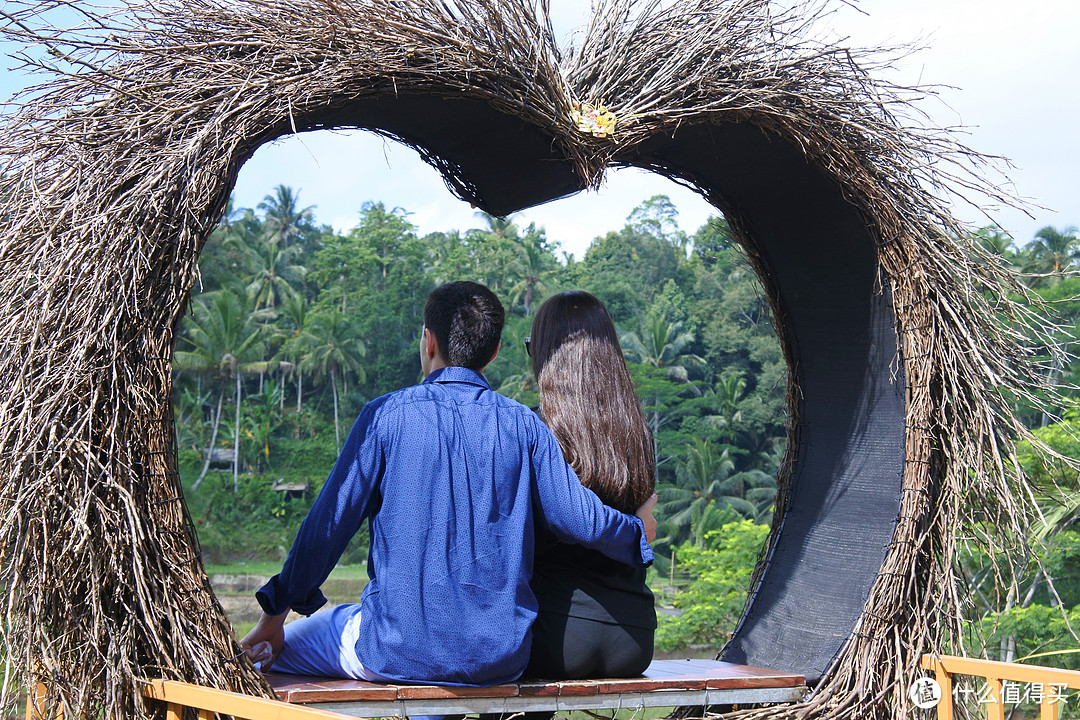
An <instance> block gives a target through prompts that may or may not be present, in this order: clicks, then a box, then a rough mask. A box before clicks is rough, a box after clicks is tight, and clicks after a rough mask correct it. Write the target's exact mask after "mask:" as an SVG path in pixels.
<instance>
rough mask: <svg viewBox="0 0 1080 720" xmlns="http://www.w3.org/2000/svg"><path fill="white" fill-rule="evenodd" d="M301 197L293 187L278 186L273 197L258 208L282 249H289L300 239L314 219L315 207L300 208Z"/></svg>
mask: <svg viewBox="0 0 1080 720" xmlns="http://www.w3.org/2000/svg"><path fill="white" fill-rule="evenodd" d="M299 200H300V195H299V193H297V192H295V191H294V190H293V189H292V188H291V187H287V186H285V185H278V186H277V187H276V188H274V194H273V195H267V196H266V197H264V198H263V201H262V202H261V203H259V205H258V208H259V210H262V211H263V213H264V214H265V218H266V220H265V222H266V228H267V232H269V233H270V235H271V237H273V238H275V239H276V240H277V242H278V244H279V245H281V247H282V248H287V247H289V246H291V245H293V244H294V243H295V241H296V240H297V239H298V238H300V236H301V235H302V234H303V232H304V230H306V229H308V228H307V226H309V225H310V224H311V220H312V218H313V217H314V211H315V206H314V205H309V206H307V207H306V208H302V209H301V208H298V207H297V206H298V205H299V204H300V203H299Z"/></svg>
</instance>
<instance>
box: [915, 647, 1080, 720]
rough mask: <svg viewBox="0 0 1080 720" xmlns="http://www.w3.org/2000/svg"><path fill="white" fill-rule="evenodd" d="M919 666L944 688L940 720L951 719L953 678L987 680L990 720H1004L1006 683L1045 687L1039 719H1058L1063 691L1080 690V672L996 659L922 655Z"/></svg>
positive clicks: (988, 715) (1062, 700) (987, 713)
mask: <svg viewBox="0 0 1080 720" xmlns="http://www.w3.org/2000/svg"><path fill="white" fill-rule="evenodd" d="M920 665H921V666H922V668H923V669H924V670H932V671H933V672H934V675H935V676H936V678H937V681H938V684H939V685H941V702H940V703H938V715H937V716H938V720H952V717H953V705H952V679H951V678H952V676H953V675H971V676H974V677H981V678H985V679H986V684H987V697H986V698H985V701H986V716H987V718H988V720H1004V717H1005V693H1004V684H1005V681H1011V682H1019V683H1028V684H1032V685H1038V686H1039V687H1041V688H1043V691H1042V696H1041V698H1040V699H1039V718H1040V720H1058V711H1059V705H1060V704H1061V703H1062V702H1064V697H1062V696H1061V695H1060V693H1061V691H1062V690H1063V689H1064V688H1072V689H1080V670H1061V669H1059V668H1051V667H1044V666H1041V665H1018V664H1016V663H1006V662H999V661H997V660H978V659H975V658H964V657H956V656H954V655H923V656H922V660H921V662H920Z"/></svg>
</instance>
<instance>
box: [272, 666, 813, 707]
mask: <svg viewBox="0 0 1080 720" xmlns="http://www.w3.org/2000/svg"><path fill="white" fill-rule="evenodd" d="M267 680H269V681H270V684H271V686H273V688H274V689H275V691H276V692H277V693H278V697H280V698H282V699H283V700H288V701H289V702H296V703H315V702H353V701H357V702H363V701H365V700H371V701H376V700H379V701H392V700H395V699H397V700H440V699H450V698H481V697H486V698H507V697H515V696H519V695H520V696H521V697H529V698H538V699H539V698H545V697H546V698H557V697H564V698H573V697H576V698H587V697H593V696H603V695H613V694H626V693H648V692H665V691H687V692H693V691H704V690H706V689H715V690H734V689H739V688H747V689H757V688H794V687H800V686H802V685H804V684H805V678H804V677H803V676H801V675H795V674H792V673H785V672H779V671H775V670H768V669H765V668H757V667H752V666H747V665H736V664H734V663H726V662H720V661H717V660H657V661H654V662H653V663H652V664H651V665H649V667H648V669H646V671H645V673H644V674H643V675H641V676H639V677H636V678H601V679H589V680H555V681H545V680H526V681H523V682H521V683H507V684H505V685H495V686H493V687H486V688H471V687H470V688H458V687H447V686H440V685H407V684H395V685H382V684H378V683H366V682H362V681H359V680H333V679H328V678H310V677H303V676H288V675H284V674H278V673H270V674H268V675H267Z"/></svg>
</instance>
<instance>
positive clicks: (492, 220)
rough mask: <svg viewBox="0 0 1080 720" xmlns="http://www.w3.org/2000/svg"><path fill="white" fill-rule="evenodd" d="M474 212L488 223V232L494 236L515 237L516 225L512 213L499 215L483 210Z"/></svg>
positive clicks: (516, 233) (516, 232) (516, 234)
mask: <svg viewBox="0 0 1080 720" xmlns="http://www.w3.org/2000/svg"><path fill="white" fill-rule="evenodd" d="M474 214H475V215H476V217H478V218H483V220H484V222H486V223H487V224H488V230H489V232H491V234H492V235H494V236H495V237H499V238H511V239H515V240H516V239H517V236H518V226H517V225H515V224H514V216H513V215H505V216H503V217H499V216H498V215H491V214H489V213H486V212H484V211H483V210H479V211H477V212H476V213H474Z"/></svg>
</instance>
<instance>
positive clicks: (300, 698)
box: [266, 673, 397, 703]
mask: <svg viewBox="0 0 1080 720" xmlns="http://www.w3.org/2000/svg"><path fill="white" fill-rule="evenodd" d="M266 680H267V682H269V683H270V687H272V688H274V692H275V693H277V696H278V697H279V698H280V699H282V700H284V701H285V702H291V703H317V702H329V701H331V700H349V701H351V700H396V699H397V686H396V685H384V684H382V683H373V682H365V681H363V680H340V679H336V678H320V677H309V676H307V675H288V674H286V673H267V674H266Z"/></svg>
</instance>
